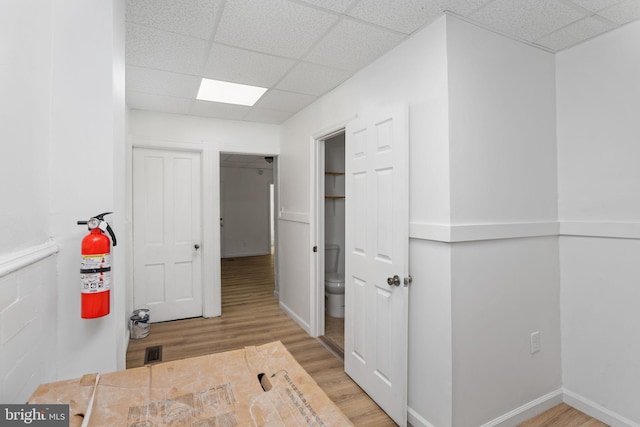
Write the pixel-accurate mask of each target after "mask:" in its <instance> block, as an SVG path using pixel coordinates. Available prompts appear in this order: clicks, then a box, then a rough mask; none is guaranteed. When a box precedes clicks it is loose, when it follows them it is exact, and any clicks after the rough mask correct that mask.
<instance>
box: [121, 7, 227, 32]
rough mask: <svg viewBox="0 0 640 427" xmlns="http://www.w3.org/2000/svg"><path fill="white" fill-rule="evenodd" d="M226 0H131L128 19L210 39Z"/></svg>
mask: <svg viewBox="0 0 640 427" xmlns="http://www.w3.org/2000/svg"><path fill="white" fill-rule="evenodd" d="M221 4H222V0H190V1H180V2H178V1H175V0H127V10H126V19H127V21H128V22H133V23H136V24H141V25H145V26H147V27H152V28H157V29H159V30H164V31H171V32H174V33H179V34H186V35H188V36H193V37H199V38H202V39H210V38H211V35H212V33H213V28H214V26H215V22H216V19H217V17H218V15H219V13H220V11H221V7H220V6H221Z"/></svg>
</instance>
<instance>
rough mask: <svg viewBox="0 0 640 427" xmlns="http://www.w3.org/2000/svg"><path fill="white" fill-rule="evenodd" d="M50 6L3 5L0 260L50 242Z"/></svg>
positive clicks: (0, 38) (0, 36) (44, 1)
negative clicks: (48, 240) (1, 257)
mask: <svg viewBox="0 0 640 427" xmlns="http://www.w3.org/2000/svg"><path fill="white" fill-rule="evenodd" d="M51 4H52V2H51V0H41V1H37V2H33V3H31V4H29V5H27V4H25V2H21V1H6V2H2V4H1V5H0V73H1V74H0V92H1V93H2V97H1V98H0V117H1V119H0V138H1V139H2V144H0V164H1V165H2V166H1V167H0V176H1V177H2V182H3V184H2V186H1V187H0V195H1V196H2V197H0V200H2V201H1V202H0V203H1V208H0V218H1V221H0V236H2V238H1V239H0V256H1V255H4V254H7V253H10V252H13V251H17V250H20V249H26V248H29V247H30V246H34V245H39V244H41V243H43V242H45V241H46V240H47V239H48V237H49V218H48V215H47V214H48V210H49V209H48V204H49V200H48V199H49V197H48V192H49V180H48V174H49V142H50V138H51V135H50V133H51V111H50V103H51V78H50V76H51V68H52V61H51V42H50V40H51V32H52V27H53V23H52V19H51V13H52V11H51V9H52V5H51ZM16 40H20V43H16Z"/></svg>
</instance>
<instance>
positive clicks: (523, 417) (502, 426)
mask: <svg viewBox="0 0 640 427" xmlns="http://www.w3.org/2000/svg"><path fill="white" fill-rule="evenodd" d="M562 397H563V395H562V389H558V390H554V391H552V392H551V393H547V394H545V395H544V396H540V397H539V398H537V399H535V400H532V401H531V402H529V403H525V404H524V405H522V406H520V407H518V408H516V409H514V410H512V411H509V412H507V413H506V414H504V415H501V416H499V417H498V418H495V419H493V420H491V421H489V422H488V423H485V424H482V426H480V427H498V426H499V427H515V426H517V425H519V424H521V423H523V422H525V421H527V420H528V419H530V418H533V417H535V416H536V415H540V414H541V413H543V412H545V411H547V410H549V409H551V408H553V407H554V406H556V405H559V404H560V403H562Z"/></svg>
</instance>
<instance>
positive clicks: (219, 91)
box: [196, 79, 267, 106]
mask: <svg viewBox="0 0 640 427" xmlns="http://www.w3.org/2000/svg"><path fill="white" fill-rule="evenodd" d="M266 91H267V88H264V87H258V86H248V85H241V84H238V83H229V82H222V81H220V80H211V79H202V83H200V90H199V91H198V96H197V97H196V99H199V100H202V101H212V102H224V103H225V104H237V105H248V106H252V105H253V104H255V103H256V102H257V101H258V99H260V97H261V96H262V95H264V93H265V92H266Z"/></svg>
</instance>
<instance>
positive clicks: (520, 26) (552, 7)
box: [471, 0, 587, 41]
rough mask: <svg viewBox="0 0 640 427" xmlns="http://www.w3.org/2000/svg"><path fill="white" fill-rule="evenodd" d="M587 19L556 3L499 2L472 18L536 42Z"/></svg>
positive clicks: (542, 0)
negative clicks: (573, 23) (571, 24)
mask: <svg viewBox="0 0 640 427" xmlns="http://www.w3.org/2000/svg"><path fill="white" fill-rule="evenodd" d="M586 16H587V15H586V14H584V13H581V12H580V11H578V10H577V9H575V8H573V7H571V6H568V5H566V4H564V3H560V2H558V1H556V0H496V1H494V2H492V3H489V4H487V5H486V6H485V7H483V8H481V9H480V10H478V11H477V12H475V13H473V14H472V15H471V18H472V19H474V20H477V21H479V22H481V23H483V24H485V25H487V26H488V27H489V28H493V29H495V30H496V31H500V32H503V33H506V34H512V35H514V36H516V37H519V38H521V39H523V40H527V41H534V40H537V39H539V38H540V37H542V36H544V35H546V34H549V33H552V32H553V31H556V30H558V29H560V28H562V27H564V26H566V25H568V24H570V23H572V22H574V21H577V20H578V19H581V18H584V17H586Z"/></svg>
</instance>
